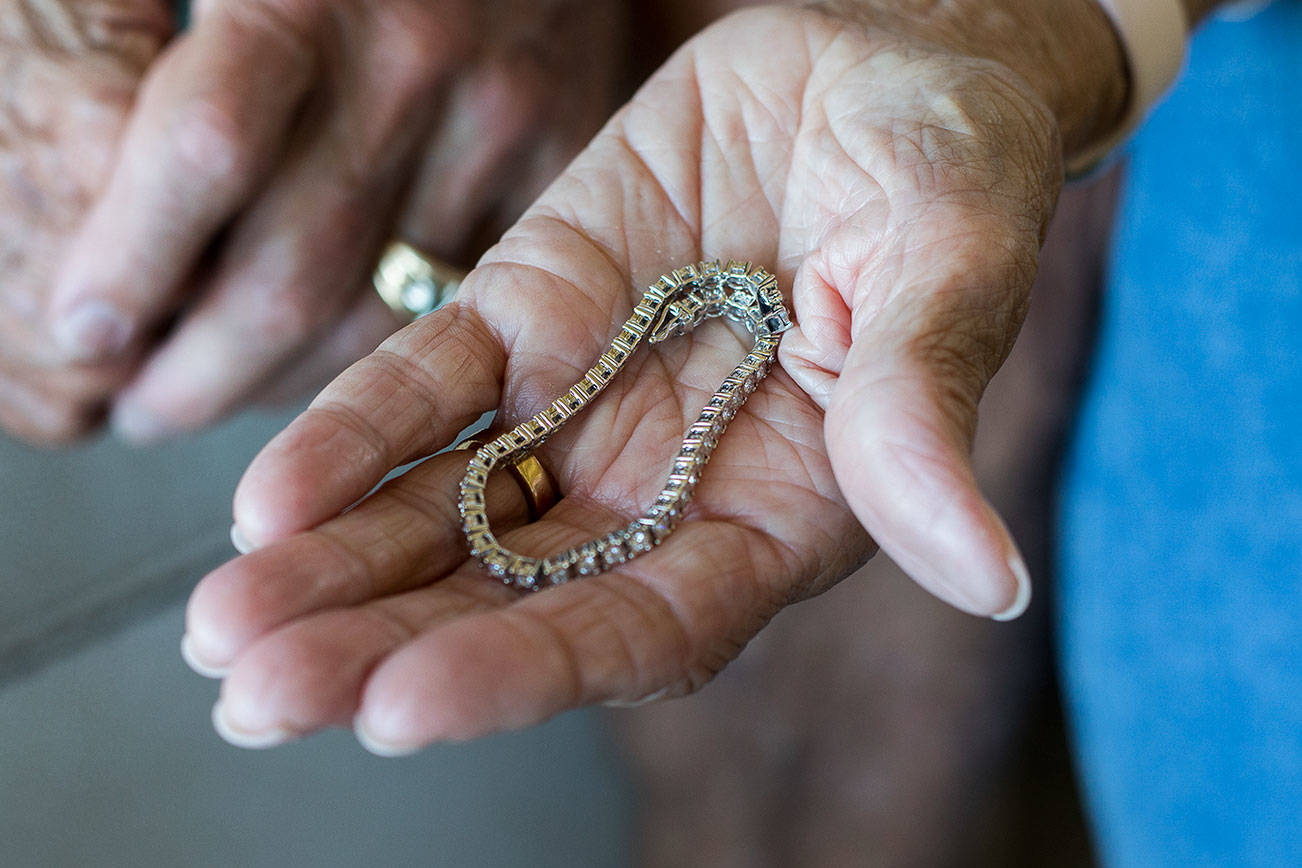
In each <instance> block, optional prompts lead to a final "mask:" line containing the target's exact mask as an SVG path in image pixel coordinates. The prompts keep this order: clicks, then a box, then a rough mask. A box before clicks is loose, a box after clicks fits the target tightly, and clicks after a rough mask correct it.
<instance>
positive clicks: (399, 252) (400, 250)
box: [372, 241, 466, 322]
mask: <svg viewBox="0 0 1302 868" xmlns="http://www.w3.org/2000/svg"><path fill="white" fill-rule="evenodd" d="M465 277H466V272H464V271H462V270H461V269H459V268H456V267H455V266H452V265H449V264H448V263H446V262H442V261H440V260H438V259H435V258H434V257H432V256H430V255H428V254H426V253H422V252H421V251H419V250H417V249H416V248H415V247H412V246H411V245H410V244H406V243H404V242H401V241H394V242H393V243H391V244H390V245H389V246H388V247H387V248H386V249H385V251H384V255H383V256H381V257H380V264H379V265H377V266H376V268H375V275H374V276H373V278H372V282H373V283H374V284H375V291H376V292H378V293H379V294H380V298H382V299H384V303H385V304H387V305H388V306H389V309H390V310H392V311H393V312H394V313H395V314H397V315H398V316H399V317H400V318H401V319H404V320H407V321H408V322H414V321H415V320H418V319H420V318H421V317H423V316H425V315H426V314H431V313H433V312H434V311H436V310H438V309H439V308H440V307H442V306H443V305H445V304H447V303H448V302H449V301H451V300H452V297H453V296H455V295H456V294H457V290H458V289H460V288H461V281H462V280H464V279H465Z"/></svg>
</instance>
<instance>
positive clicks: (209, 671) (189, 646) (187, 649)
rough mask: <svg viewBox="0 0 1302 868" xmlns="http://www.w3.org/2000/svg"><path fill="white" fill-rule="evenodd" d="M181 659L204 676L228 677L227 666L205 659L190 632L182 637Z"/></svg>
mask: <svg viewBox="0 0 1302 868" xmlns="http://www.w3.org/2000/svg"><path fill="white" fill-rule="evenodd" d="M181 659H182V660H184V661H185V664H186V665H187V666H189V667H190V668H191V669H193V670H194V671H195V672H197V673H199V674H200V675H202V676H203V677H204V678H225V677H226V672H227V669H226V667H224V666H218V665H217V664H216V663H210V662H208V661H207V660H205V659H204V656H203V654H202V653H200V652H199V651H197V650H196V649H195V647H194V640H193V639H191V638H190V634H189V633H186V634H185V635H184V636H182V637H181Z"/></svg>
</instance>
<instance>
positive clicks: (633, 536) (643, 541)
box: [628, 527, 655, 554]
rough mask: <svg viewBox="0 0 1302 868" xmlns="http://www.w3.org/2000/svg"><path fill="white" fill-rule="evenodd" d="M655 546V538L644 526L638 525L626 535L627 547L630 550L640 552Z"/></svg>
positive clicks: (647, 550)
mask: <svg viewBox="0 0 1302 868" xmlns="http://www.w3.org/2000/svg"><path fill="white" fill-rule="evenodd" d="M654 546H655V538H654V537H652V536H651V532H650V531H648V530H647V529H646V528H644V527H639V528H638V529H637V530H635V531H633V532H632V533H630V534H629V535H628V547H629V549H630V550H632V551H634V552H637V553H639V554H640V553H642V552H649V551H651V549H652V548H653V547H654Z"/></svg>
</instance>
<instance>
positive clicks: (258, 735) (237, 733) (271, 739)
mask: <svg viewBox="0 0 1302 868" xmlns="http://www.w3.org/2000/svg"><path fill="white" fill-rule="evenodd" d="M212 727H213V729H215V730H217V734H218V735H220V736H221V737H222V739H223V740H225V741H226V743H227V744H232V745H234V746H235V747H242V748H246V749H248V750H266V749H267V748H269V747H276V746H277V745H282V744H284V743H285V742H287V741H289V740H290V739H292V738H294V737H295V735H296V734H295V733H293V732H291V731H289V730H287V729H281V728H278V727H277V728H273V729H268V730H262V731H256V732H255V731H252V730H247V729H244V728H243V727H240V726H238V725H237V724H235V723H232V722H231V719H230V716H229V714H228V713H227V709H226V704H225V702H224V701H220V700H219V701H218V702H217V704H216V705H214V706H213V707H212Z"/></svg>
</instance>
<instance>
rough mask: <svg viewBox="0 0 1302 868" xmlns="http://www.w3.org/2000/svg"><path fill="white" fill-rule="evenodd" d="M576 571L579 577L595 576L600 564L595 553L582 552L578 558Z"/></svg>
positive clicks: (599, 569) (599, 570) (598, 571)
mask: <svg viewBox="0 0 1302 868" xmlns="http://www.w3.org/2000/svg"><path fill="white" fill-rule="evenodd" d="M578 570H579V575H581V576H595V575H597V574H598V573H600V572H601V562H600V561H599V560H598V559H597V553H596V552H594V551H590V552H584V553H583V555H582V556H581V557H580V558H579V564H578Z"/></svg>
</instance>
